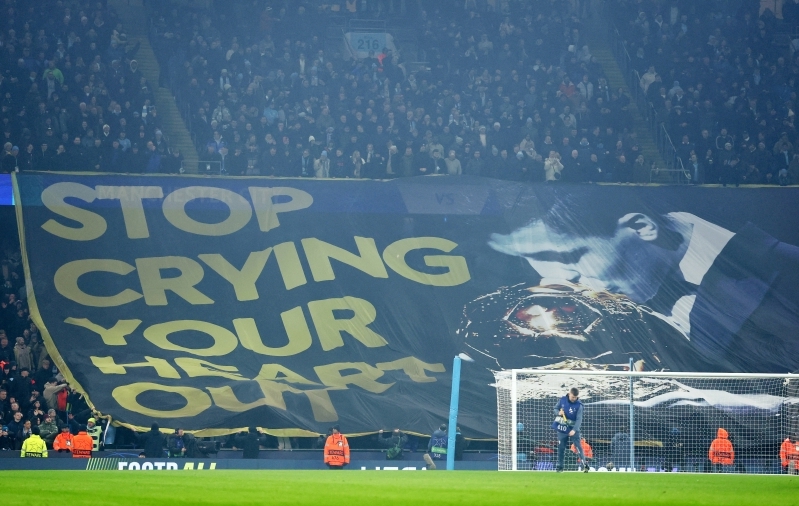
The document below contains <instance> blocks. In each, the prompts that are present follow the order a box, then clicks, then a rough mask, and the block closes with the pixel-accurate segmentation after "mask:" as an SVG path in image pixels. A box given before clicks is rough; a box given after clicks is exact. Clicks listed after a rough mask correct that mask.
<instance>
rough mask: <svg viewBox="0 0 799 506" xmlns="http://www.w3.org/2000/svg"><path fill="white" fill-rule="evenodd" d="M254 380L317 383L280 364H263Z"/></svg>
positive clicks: (303, 383)
mask: <svg viewBox="0 0 799 506" xmlns="http://www.w3.org/2000/svg"><path fill="white" fill-rule="evenodd" d="M255 380H256V381H257V380H267V381H284V382H286V383H296V384H299V385H318V384H319V383H316V382H315V381H311V380H309V379H306V378H305V377H304V376H302V375H300V374H297V373H296V372H294V371H292V370H291V369H289V368H288V367H286V366H284V365H281V364H264V365H262V366H261V371H260V372H259V373H258V376H256V377H255Z"/></svg>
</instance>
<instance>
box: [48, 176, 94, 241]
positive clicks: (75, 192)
mask: <svg viewBox="0 0 799 506" xmlns="http://www.w3.org/2000/svg"><path fill="white" fill-rule="evenodd" d="M69 197H72V198H76V199H79V200H82V201H84V202H88V203H91V202H94V199H96V198H97V192H96V191H95V190H94V189H93V188H90V187H88V186H85V185H82V184H78V183H55V184H52V185H50V186H48V187H47V188H45V189H44V191H42V204H44V206H45V207H46V208H47V209H49V210H50V211H52V212H54V213H55V214H57V215H59V216H63V217H64V218H67V219H68V220H73V221H77V222H78V223H80V225H81V226H80V227H71V226H67V225H64V224H63V223H59V222H58V221H56V220H53V219H50V220H47V221H46V222H44V224H43V225H42V228H43V229H44V230H46V231H47V232H49V233H51V234H53V235H54V236H56V237H60V238H62V239H67V240H69V241H92V240H94V239H97V238H98V237H100V236H102V235H103V234H104V233H105V231H106V229H107V228H108V224H107V223H106V221H105V218H103V217H102V216H100V215H99V214H96V213H93V212H91V211H88V210H86V209H83V208H80V207H77V206H73V205H72V204H68V203H67V202H66V199H67V198H69Z"/></svg>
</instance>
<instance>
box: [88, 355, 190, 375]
mask: <svg viewBox="0 0 799 506" xmlns="http://www.w3.org/2000/svg"><path fill="white" fill-rule="evenodd" d="M90 359H91V361H92V364H94V365H95V367H97V368H98V369H100V372H102V373H103V374H127V373H128V371H127V369H128V368H132V367H152V368H153V369H155V372H156V373H157V374H158V376H160V377H162V378H170V379H180V373H179V372H178V371H177V369H175V368H174V367H172V365H170V363H169V362H167V361H166V360H164V359H163V358H153V357H144V362H135V363H131V364H117V363H116V362H115V361H114V357H90Z"/></svg>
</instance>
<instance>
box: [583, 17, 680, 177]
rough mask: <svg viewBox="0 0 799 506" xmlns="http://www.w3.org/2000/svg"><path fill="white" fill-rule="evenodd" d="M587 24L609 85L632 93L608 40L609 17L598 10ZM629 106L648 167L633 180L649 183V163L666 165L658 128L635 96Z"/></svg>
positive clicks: (595, 52) (659, 166) (594, 50)
mask: <svg viewBox="0 0 799 506" xmlns="http://www.w3.org/2000/svg"><path fill="white" fill-rule="evenodd" d="M584 26H586V28H587V30H586V33H585V35H586V37H587V39H588V44H589V48H590V50H591V54H592V55H594V56H595V57H596V59H597V61H598V62H599V63H600V65H602V70H604V71H605V76H606V77H607V79H608V87H609V88H610V89H611V90H618V89H619V88H624V91H625V93H627V94H628V95H630V97H632V94H631V93H630V89H629V86H628V84H627V79H626V78H625V76H624V74H623V73H622V70H621V68H620V67H619V64H618V62H617V61H616V58H615V57H614V56H613V51H612V49H611V47H610V43H609V41H608V35H607V30H606V26H605V20H604V19H603V18H602V17H601V16H600V17H597V15H596V14H595V15H594V18H593V19H589V20H586V21H585V23H584ZM629 110H630V113H631V115H632V117H633V122H634V123H633V125H631V127H630V128H631V130H632V131H634V132H635V135H636V137H637V138H638V147H639V149H640V152H641V154H642V155H644V159H645V160H646V163H645V166H646V170H645V171H640V172H636V173H635V174H634V175H633V181H634V182H636V183H648V182H650V174H649V167H650V165H651V164H652V162H654V163H655V167H658V168H666V162H665V161H664V160H663V157H662V156H661V154H660V151H659V150H658V148H657V144H655V140H654V137H653V134H654V132H652V131H651V129H650V127H649V125H648V124H647V121H646V119H645V118H644V116H643V114H642V112H641V111H640V110H639V109H638V104H637V103H636V101H635V99H632V98H631V100H630V106H629ZM628 162H629V163H633V162H635V160H628Z"/></svg>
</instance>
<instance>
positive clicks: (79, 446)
mask: <svg viewBox="0 0 799 506" xmlns="http://www.w3.org/2000/svg"><path fill="white" fill-rule="evenodd" d="M80 429H81V430H80V432H78V435H77V436H74V437H73V438H72V458H73V459H90V458H92V447H93V446H94V441H93V440H92V437H91V436H90V435H89V434H87V433H86V427H81V428H80Z"/></svg>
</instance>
